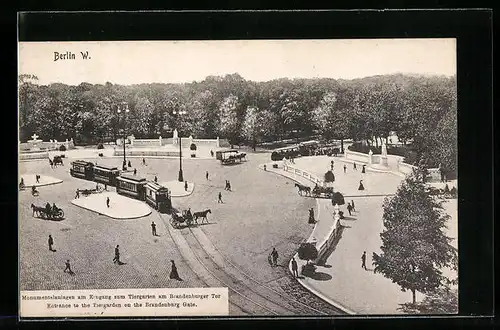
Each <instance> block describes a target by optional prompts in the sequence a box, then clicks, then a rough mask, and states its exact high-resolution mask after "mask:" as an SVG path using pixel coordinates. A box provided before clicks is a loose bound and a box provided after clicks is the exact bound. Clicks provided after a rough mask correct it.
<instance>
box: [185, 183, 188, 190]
mask: <svg viewBox="0 0 500 330" xmlns="http://www.w3.org/2000/svg"><path fill="white" fill-rule="evenodd" d="M184 190H185V191H188V182H187V181H184Z"/></svg>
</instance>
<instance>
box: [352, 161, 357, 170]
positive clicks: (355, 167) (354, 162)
mask: <svg viewBox="0 0 500 330" xmlns="http://www.w3.org/2000/svg"><path fill="white" fill-rule="evenodd" d="M353 164H354V170H355V171H357V169H356V162H354V163H353Z"/></svg>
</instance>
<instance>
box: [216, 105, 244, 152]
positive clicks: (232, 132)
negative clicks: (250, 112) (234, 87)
mask: <svg viewBox="0 0 500 330" xmlns="http://www.w3.org/2000/svg"><path fill="white" fill-rule="evenodd" d="M238 106H239V104H238V97H237V96H234V95H229V96H228V97H226V98H224V100H223V101H222V102H221V104H220V106H219V111H220V132H221V136H223V137H225V138H227V139H228V141H229V143H230V144H231V148H232V147H233V145H234V144H237V143H239V142H240V137H241V124H240V123H239V121H238V115H237V112H236V110H237V108H238Z"/></svg>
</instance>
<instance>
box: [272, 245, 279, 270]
mask: <svg viewBox="0 0 500 330" xmlns="http://www.w3.org/2000/svg"><path fill="white" fill-rule="evenodd" d="M278 257H279V256H278V251H276V248H274V247H273V251H272V252H271V258H272V260H273V266H277V265H278Z"/></svg>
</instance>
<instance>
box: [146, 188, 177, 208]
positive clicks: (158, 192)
mask: <svg viewBox="0 0 500 330" xmlns="http://www.w3.org/2000/svg"><path fill="white" fill-rule="evenodd" d="M144 188H145V199H146V203H148V204H149V205H150V206H151V207H153V208H154V209H155V210H158V212H160V213H168V212H169V211H170V210H171V209H172V199H171V197H170V192H169V190H168V188H165V187H163V186H161V185H159V184H158V183H156V182H153V181H148V182H147V183H146V185H145V186H144Z"/></svg>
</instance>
